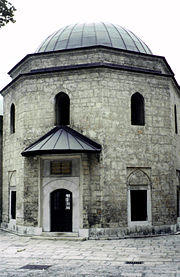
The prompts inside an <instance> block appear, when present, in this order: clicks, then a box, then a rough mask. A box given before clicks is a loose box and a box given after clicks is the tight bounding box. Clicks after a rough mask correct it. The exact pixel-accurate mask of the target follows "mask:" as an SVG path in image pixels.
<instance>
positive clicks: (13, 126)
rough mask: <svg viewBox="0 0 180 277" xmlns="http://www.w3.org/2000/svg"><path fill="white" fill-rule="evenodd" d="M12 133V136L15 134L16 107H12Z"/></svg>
mask: <svg viewBox="0 0 180 277" xmlns="http://www.w3.org/2000/svg"><path fill="white" fill-rule="evenodd" d="M10 132H11V134H13V133H15V106H14V104H12V105H11V109H10Z"/></svg>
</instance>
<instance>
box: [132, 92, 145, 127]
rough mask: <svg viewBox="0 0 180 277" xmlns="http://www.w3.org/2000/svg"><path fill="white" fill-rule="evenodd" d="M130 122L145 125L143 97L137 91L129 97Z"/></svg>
mask: <svg viewBox="0 0 180 277" xmlns="http://www.w3.org/2000/svg"><path fill="white" fill-rule="evenodd" d="M131 124H132V125H142V126H143V125H145V115H144V97H143V96H142V95H141V94H140V93H138V92H136V93H135V94H133V95H132V97H131Z"/></svg>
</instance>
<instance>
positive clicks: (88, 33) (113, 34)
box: [36, 22, 152, 54]
mask: <svg viewBox="0 0 180 277" xmlns="http://www.w3.org/2000/svg"><path fill="white" fill-rule="evenodd" d="M94 45H105V46H110V47H113V48H119V49H124V50H130V51H135V52H138V53H145V54H152V52H151V50H150V49H149V48H148V46H147V45H146V44H145V43H144V42H143V41H142V40H141V39H140V38H138V37H137V36H136V35H135V34H134V33H132V32H131V31H129V30H127V29H125V28H123V27H121V26H119V25H115V24H111V23H105V22H96V23H78V24H72V25H68V26H65V27H64V28H61V29H60V30H58V31H57V32H55V33H53V34H52V35H50V36H49V37H48V38H46V39H45V41H44V42H43V43H42V44H41V45H40V47H39V48H38V49H37V51H36V52H38V53H39V52H48V51H58V50H64V49H75V48H82V47H86V46H94Z"/></svg>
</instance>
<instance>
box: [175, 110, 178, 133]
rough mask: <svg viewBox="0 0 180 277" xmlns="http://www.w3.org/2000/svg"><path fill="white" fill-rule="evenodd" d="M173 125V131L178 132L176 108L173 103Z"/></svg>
mask: <svg viewBox="0 0 180 277" xmlns="http://www.w3.org/2000/svg"><path fill="white" fill-rule="evenodd" d="M174 127H175V133H176V134H178V125H177V109H176V105H174Z"/></svg>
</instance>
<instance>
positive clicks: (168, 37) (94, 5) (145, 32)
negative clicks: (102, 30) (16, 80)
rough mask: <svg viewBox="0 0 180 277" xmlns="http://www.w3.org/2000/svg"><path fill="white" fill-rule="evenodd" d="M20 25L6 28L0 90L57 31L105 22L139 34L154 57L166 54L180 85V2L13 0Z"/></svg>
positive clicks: (1, 32) (0, 49)
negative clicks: (11, 72) (10, 73)
mask: <svg viewBox="0 0 180 277" xmlns="http://www.w3.org/2000/svg"><path fill="white" fill-rule="evenodd" d="M10 2H11V3H12V4H14V6H15V7H16V8H17V12H16V17H15V18H16V23H15V24H12V23H9V24H8V25H7V26H5V27H3V28H1V29H0V89H2V88H3V87H4V86H5V85H7V84H8V83H9V82H10V78H9V77H8V75H7V72H8V71H9V70H10V69H11V68H12V67H13V66H14V65H15V64H16V63H18V62H19V61H20V60H21V59H22V58H23V57H24V56H25V55H27V54H30V53H33V52H34V51H35V50H36V48H37V47H38V46H39V44H40V43H41V42H42V41H43V40H44V39H45V38H46V37H47V36H49V35H50V34H51V33H53V32H54V31H56V30H58V29H59V28H61V27H63V26H64V25H68V24H71V23H76V22H86V21H87V22H92V21H105V22H111V23H114V24H118V25H120V26H123V27H125V28H127V29H129V30H131V31H132V32H134V33H135V34H136V35H137V36H139V37H140V38H141V39H142V40H143V41H144V42H145V43H146V44H147V45H148V46H149V48H150V49H151V51H152V52H153V54H155V55H160V56H165V58H166V59H167V62H168V63H169V65H170V66H171V68H172V70H173V71H174V73H175V77H176V80H177V81H178V83H180V51H179V49H180V40H179V25H180V24H179V7H180V3H179V0H171V1H164V0H151V1H148V0H123V1H122V0H111V1H104V0H91V1H90V0H76V1H74V0H61V1H60V0H51V1H45V0H31V1H25V0H10Z"/></svg>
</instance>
